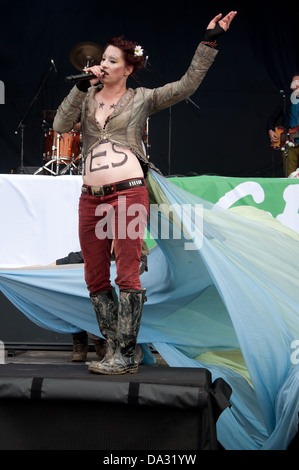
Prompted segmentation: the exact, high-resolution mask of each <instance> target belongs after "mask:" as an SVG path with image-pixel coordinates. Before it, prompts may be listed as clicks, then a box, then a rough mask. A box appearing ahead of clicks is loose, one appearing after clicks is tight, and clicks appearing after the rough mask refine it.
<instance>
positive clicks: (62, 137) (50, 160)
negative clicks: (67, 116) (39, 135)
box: [34, 42, 103, 176]
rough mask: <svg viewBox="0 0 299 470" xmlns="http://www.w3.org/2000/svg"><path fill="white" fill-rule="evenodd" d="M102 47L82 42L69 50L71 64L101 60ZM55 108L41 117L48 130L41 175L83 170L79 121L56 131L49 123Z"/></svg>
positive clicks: (79, 67) (80, 67) (88, 64)
mask: <svg viewBox="0 0 299 470" xmlns="http://www.w3.org/2000/svg"><path fill="white" fill-rule="evenodd" d="M102 54H103V48H102V46H100V45H99V44H97V43H95V42H80V43H78V44H76V45H75V46H74V47H73V48H72V49H71V52H70V61H71V63H72V65H73V66H74V67H75V68H76V69H77V70H80V71H83V69H84V67H91V66H93V65H97V64H99V63H100V61H101V58H102ZM56 112H57V111H56V110H44V111H42V112H41V117H42V118H43V120H44V122H45V123H46V124H47V131H46V132H45V152H44V154H43V165H42V166H41V167H40V168H39V169H38V170H37V171H36V172H35V173H34V174H35V175H38V174H39V173H41V172H46V174H50V175H53V176H57V175H64V174H66V173H68V174H81V173H82V155H81V146H82V136H81V132H80V123H79V124H77V125H76V126H75V128H74V129H73V130H72V131H70V132H68V133H65V134H57V133H56V132H55V131H54V130H53V129H52V128H51V127H50V126H49V124H48V121H52V122H53V120H54V118H55V115H56Z"/></svg>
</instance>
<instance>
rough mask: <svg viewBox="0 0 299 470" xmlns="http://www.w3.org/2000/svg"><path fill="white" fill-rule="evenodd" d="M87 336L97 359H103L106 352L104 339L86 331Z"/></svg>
mask: <svg viewBox="0 0 299 470" xmlns="http://www.w3.org/2000/svg"><path fill="white" fill-rule="evenodd" d="M88 337H89V339H90V340H91V342H92V343H93V344H94V347H95V350H96V355H97V357H98V359H99V361H101V360H102V359H104V357H105V354H106V341H105V340H104V339H103V338H99V336H96V335H93V334H92V333H88Z"/></svg>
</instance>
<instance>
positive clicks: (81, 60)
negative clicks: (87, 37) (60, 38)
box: [70, 42, 103, 71]
mask: <svg viewBox="0 0 299 470" xmlns="http://www.w3.org/2000/svg"><path fill="white" fill-rule="evenodd" d="M102 54H103V48H102V46H100V44H97V43H95V42H79V43H78V44H76V45H75V46H74V47H73V48H72V50H71V52H70V61H71V63H72V65H73V66H74V67H75V68H76V69H77V70H81V71H82V70H83V69H84V67H91V66H92V65H98V64H99V63H100V61H101V58H102Z"/></svg>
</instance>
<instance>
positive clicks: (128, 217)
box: [79, 186, 149, 294]
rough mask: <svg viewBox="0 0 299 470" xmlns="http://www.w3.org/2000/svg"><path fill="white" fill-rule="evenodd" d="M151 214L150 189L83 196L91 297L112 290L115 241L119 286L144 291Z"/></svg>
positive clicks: (82, 242) (81, 213)
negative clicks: (142, 264) (144, 249)
mask: <svg viewBox="0 0 299 470" xmlns="http://www.w3.org/2000/svg"><path fill="white" fill-rule="evenodd" d="M148 214H149V200H148V192H147V189H146V186H139V187H136V188H134V187H133V188H130V189H127V190H124V191H116V192H115V193H114V194H111V195H107V196H101V197H95V196H92V195H90V194H85V193H82V194H81V197H80V201H79V238H80V245H81V250H82V255H83V259H84V264H85V267H84V269H85V271H84V272H85V282H86V285H87V289H88V290H89V292H90V294H96V293H98V292H103V291H105V290H110V289H112V286H111V282H110V263H111V250H112V242H113V249H114V253H115V263H116V273H117V277H116V279H115V283H116V284H117V286H118V287H119V288H120V289H136V290H140V289H141V283H140V279H139V267H140V255H141V246H142V241H143V238H144V233H145V229H146V226H147V221H148Z"/></svg>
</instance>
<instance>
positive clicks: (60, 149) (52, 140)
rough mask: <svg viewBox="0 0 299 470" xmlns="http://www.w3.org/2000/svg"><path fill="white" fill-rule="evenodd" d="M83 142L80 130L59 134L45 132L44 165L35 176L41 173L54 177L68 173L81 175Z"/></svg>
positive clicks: (50, 131) (49, 131)
mask: <svg viewBox="0 0 299 470" xmlns="http://www.w3.org/2000/svg"><path fill="white" fill-rule="evenodd" d="M81 142H82V138H81V133H80V132H79V131H78V130H72V131H70V132H67V133H65V134H58V133H57V132H55V131H53V129H50V128H49V129H48V130H47V131H46V132H45V152H44V154H43V162H44V164H43V165H42V166H41V167H40V168H39V169H38V170H37V171H36V172H35V173H34V174H35V175H38V174H39V173H41V172H45V173H46V174H50V175H53V176H58V175H62V174H66V173H67V172H69V174H80V165H81V159H82V156H81V154H80V151H81Z"/></svg>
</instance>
